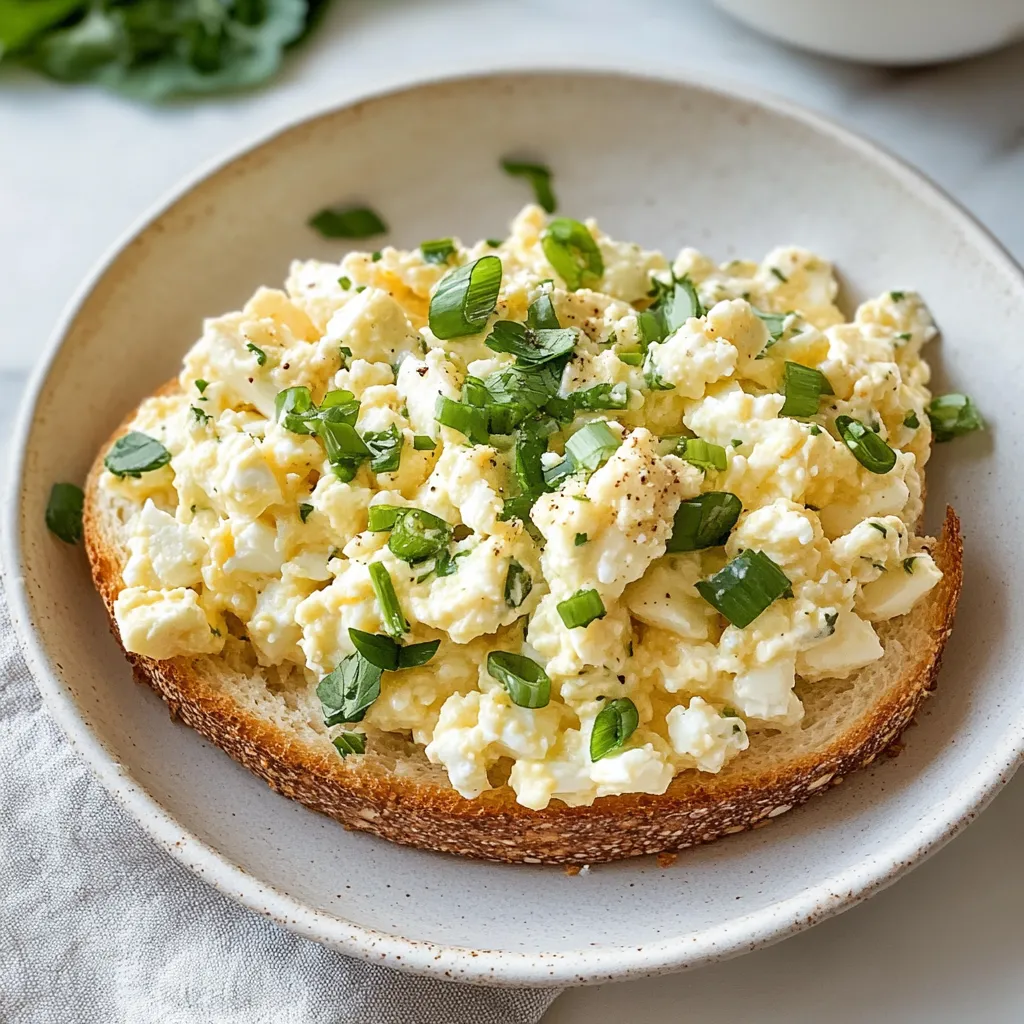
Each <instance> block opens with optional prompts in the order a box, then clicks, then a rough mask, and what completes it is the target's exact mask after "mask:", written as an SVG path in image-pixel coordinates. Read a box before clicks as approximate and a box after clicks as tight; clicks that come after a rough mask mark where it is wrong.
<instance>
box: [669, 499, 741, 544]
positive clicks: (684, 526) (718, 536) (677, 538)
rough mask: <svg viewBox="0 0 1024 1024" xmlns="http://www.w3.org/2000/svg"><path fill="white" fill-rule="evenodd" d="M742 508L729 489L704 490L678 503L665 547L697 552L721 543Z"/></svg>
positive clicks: (734, 523)
mask: <svg viewBox="0 0 1024 1024" xmlns="http://www.w3.org/2000/svg"><path fill="white" fill-rule="evenodd" d="M742 511H743V504H742V503H741V502H740V499H739V498H737V497H736V495H735V494H730V493H729V492H728V491H707V492H706V493H704V494H699V495H697V497H696V498H690V499H689V501H684V502H681V503H680V505H679V508H678V509H676V514H675V520H674V522H673V524H672V536H671V537H670V538H669V541H668V545H667V546H666V548H665V550H666V551H667V552H670V553H671V552H679V551H699V550H701V549H702V548H711V547H716V546H718V545H719V544H724V543H725V540H726V538H727V537H728V536H729V533H730V532H731V530H732V528H733V527H734V526H735V525H736V520H737V519H738V518H739V515H740V512H742Z"/></svg>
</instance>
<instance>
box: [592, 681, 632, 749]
mask: <svg viewBox="0 0 1024 1024" xmlns="http://www.w3.org/2000/svg"><path fill="white" fill-rule="evenodd" d="M639 724H640V714H639V712H638V711H637V709H636V705H635V704H634V703H633V702H632V701H631V700H630V699H629V698H628V697H618V698H616V699H615V700H610V701H608V702H607V703H606V704H605V705H604V707H603V708H601V711H600V712H599V713H598V716H597V718H595V719H594V729H593V732H591V734H590V760H591V761H600V760H601V758H602V757H607V756H608V755H609V754H613V753H614V752H615V751H616V750H621V749H622V747H623V745H624V744H625V742H626V740H628V739H629V737H630V736H632V735H633V733H634V732H636V729H637V726H638V725H639Z"/></svg>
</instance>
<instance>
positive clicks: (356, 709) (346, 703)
mask: <svg viewBox="0 0 1024 1024" xmlns="http://www.w3.org/2000/svg"><path fill="white" fill-rule="evenodd" d="M374 564H375V565H379V564H380V563H379V562H375V563H374ZM382 568H383V567H382ZM380 675H381V670H380V669H379V668H378V667H377V666H376V665H374V664H372V663H371V662H369V661H367V660H366V659H365V658H364V657H362V655H360V654H359V653H358V652H357V653H355V654H350V655H349V656H348V657H347V658H345V660H344V661H342V663H341V664H340V665H339V666H338V667H337V668H336V669H335V670H334V671H333V672H330V673H329V674H328V675H326V676H324V677H323V679H321V680H320V682H319V683H318V684H317V688H316V695H317V697H319V698H320V705H321V707H322V709H323V715H324V725H340V724H341V723H342V722H361V721H362V720H363V718H364V717H365V715H366V709H367V708H368V707H369V706H370V705H371V704H372V703H373V702H374V701H375V700H376V699H377V698H378V697H379V696H380Z"/></svg>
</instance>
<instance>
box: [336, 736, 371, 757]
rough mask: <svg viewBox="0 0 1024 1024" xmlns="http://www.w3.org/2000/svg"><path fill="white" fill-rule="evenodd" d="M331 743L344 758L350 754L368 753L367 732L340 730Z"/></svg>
mask: <svg viewBox="0 0 1024 1024" xmlns="http://www.w3.org/2000/svg"><path fill="white" fill-rule="evenodd" d="M331 743H333V744H334V749H335V750H336V751H337V752H338V753H339V754H341V756H342V758H346V757H348V756H349V754H365V753H366V734H365V733H362V732H339V733H338V735H337V736H335V737H334V739H333V740H331Z"/></svg>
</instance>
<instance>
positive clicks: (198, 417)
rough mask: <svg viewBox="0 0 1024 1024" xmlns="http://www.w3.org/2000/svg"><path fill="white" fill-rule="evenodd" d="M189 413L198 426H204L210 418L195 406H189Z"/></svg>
mask: <svg viewBox="0 0 1024 1024" xmlns="http://www.w3.org/2000/svg"><path fill="white" fill-rule="evenodd" d="M189 412H191V413H192V419H193V420H194V421H195V422H196V424H197V425H198V426H205V425H206V424H207V423H209V422H210V420H211V418H212V417H211V416H210V414H209V413H208V412H203V410H202V409H200V408H199V407H198V406H196V405H190V406H189Z"/></svg>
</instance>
